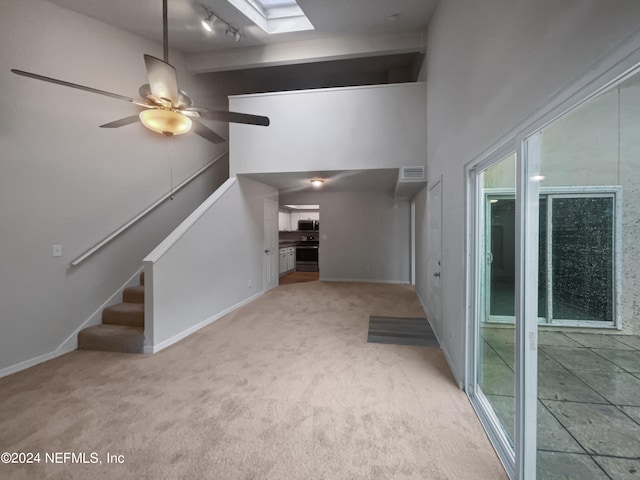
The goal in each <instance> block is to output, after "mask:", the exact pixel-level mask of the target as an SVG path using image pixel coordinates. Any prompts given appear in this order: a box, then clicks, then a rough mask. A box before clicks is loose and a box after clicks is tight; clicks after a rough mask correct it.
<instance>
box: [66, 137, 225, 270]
mask: <svg viewBox="0 0 640 480" xmlns="http://www.w3.org/2000/svg"><path fill="white" fill-rule="evenodd" d="M228 153H229V150H227V151H225V152H224V153H222V154H221V155H218V156H217V157H216V158H214V159H213V160H211V162H209V163H208V164H206V165H205V166H204V167H202V168H201V169H200V170H198V171H197V172H195V173H194V174H193V175H191V176H190V177H189V178H187V179H186V180H185V181H183V182H182V183H181V184H180V185H178V186H177V187H174V188H173V189H172V191H171V192H169V193H167V194H166V195H163V196H162V197H161V198H160V199H159V200H157V201H156V202H154V203H153V204H152V205H150V206H148V207H147V208H145V209H144V210H143V211H142V212H140V213H139V214H138V215H136V216H135V217H133V218H132V219H131V220H129V221H128V222H126V223H125V224H124V225H122V226H121V227H120V228H118V229H117V230H116V231H114V232H113V233H111V234H110V235H108V236H106V237H105V238H103V239H102V240H100V241H99V242H98V243H96V244H95V245H94V246H93V247H91V248H90V249H89V250H87V251H86V252H84V253H83V254H82V255H80V256H79V257H77V258H76V259H74V260H73V261H72V262H71V266H73V267H76V266H78V265H80V264H81V263H82V262H84V261H85V260H86V259H87V258H89V257H90V256H91V255H93V254H94V253H96V252H97V251H98V250H100V249H101V248H102V247H104V246H105V245H107V244H108V243H109V242H111V241H112V240H114V239H115V238H116V237H119V236H120V235H121V234H122V233H124V232H125V231H126V230H128V229H129V228H131V227H132V226H133V225H135V224H136V223H137V222H138V221H140V220H141V219H142V218H143V217H145V216H146V215H148V214H149V213H151V212H152V211H153V210H155V209H156V208H157V207H158V206H159V205H160V204H161V203H163V202H164V201H165V200H167V199H168V198H171V196H172V195H174V194H175V193H176V192H177V191H179V190H181V189H182V188H183V187H185V186H186V185H187V184H189V183H190V182H191V181H192V180H194V179H195V178H196V177H198V176H199V175H200V174H202V173H203V172H205V171H206V170H207V169H208V168H209V167H211V165H213V164H214V163H216V162H217V161H218V160H220V159H221V158H222V157H224V156H225V155H227V154H228Z"/></svg>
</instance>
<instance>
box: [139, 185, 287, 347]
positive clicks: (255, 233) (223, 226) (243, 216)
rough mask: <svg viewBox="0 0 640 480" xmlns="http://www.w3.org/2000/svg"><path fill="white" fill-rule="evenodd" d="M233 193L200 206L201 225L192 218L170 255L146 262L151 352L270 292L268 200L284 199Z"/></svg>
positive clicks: (259, 188) (244, 188) (247, 189)
mask: <svg viewBox="0 0 640 480" xmlns="http://www.w3.org/2000/svg"><path fill="white" fill-rule="evenodd" d="M227 185H230V187H229V189H228V190H227V191H225V192H224V193H223V194H222V195H221V196H219V192H216V193H214V194H213V195H212V196H211V198H210V199H208V200H207V201H205V202H204V203H203V204H202V206H201V207H200V208H199V209H198V210H200V209H202V212H200V211H196V212H193V214H192V215H193V217H194V218H197V220H195V223H193V224H192V219H191V218H187V219H186V220H185V222H184V224H185V225H190V226H189V227H188V228H187V229H186V230H185V228H186V227H185V225H181V226H179V227H178V228H177V229H176V232H175V233H172V234H171V236H173V235H174V234H175V235H178V232H181V233H180V234H179V235H180V236H179V237H178V238H177V241H176V242H175V243H172V244H171V245H170V246H169V247H168V250H166V251H165V245H159V246H158V249H157V251H154V252H151V254H150V255H149V257H148V258H146V259H145V283H146V282H147V279H148V280H149V282H148V286H147V287H146V289H145V290H146V292H145V293H147V294H150V295H151V297H150V298H151V305H150V306H151V311H150V310H148V309H146V310H145V312H147V313H150V312H152V315H150V316H149V318H147V319H146V322H147V325H146V327H147V328H145V336H146V341H145V351H149V352H153V351H158V350H159V349H162V348H165V347H166V346H168V345H171V344H173V343H175V342H176V341H178V340H180V339H181V338H183V337H184V336H186V335H187V334H189V333H192V332H194V331H195V330H197V329H199V328H201V327H203V326H205V325H206V324H208V323H211V322H212V321H214V320H216V319H218V318H219V317H220V316H222V315H223V314H224V313H227V312H228V311H230V310H232V309H233V308H235V307H236V306H239V305H241V304H243V303H245V302H247V301H249V300H250V299H252V298H254V297H255V296H257V295H259V294H261V293H262V292H263V290H264V288H265V286H264V282H263V276H262V273H263V257H264V254H263V249H264V247H263V245H264V200H265V199H270V200H273V201H276V202H277V201H278V191H277V190H276V189H275V188H273V187H269V186H267V185H264V184H262V183H259V182H256V181H254V180H251V179H248V178H239V179H237V181H236V180H235V179H229V180H228V181H227ZM227 185H225V186H224V187H223V188H226V187H227ZM169 239H170V237H168V238H167V241H168V240H169ZM151 317H152V318H153V321H152V323H150V318H151ZM149 327H151V328H149Z"/></svg>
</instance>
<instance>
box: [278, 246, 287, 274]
mask: <svg viewBox="0 0 640 480" xmlns="http://www.w3.org/2000/svg"><path fill="white" fill-rule="evenodd" d="M286 250H287V249H286V248H281V249H280V268H279V272H280V275H282V274H283V273H284V272H286V271H287V254H286Z"/></svg>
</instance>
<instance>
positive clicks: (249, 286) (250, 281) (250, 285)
mask: <svg viewBox="0 0 640 480" xmlns="http://www.w3.org/2000/svg"><path fill="white" fill-rule="evenodd" d="M247 287H248V288H251V287H253V280H249V281H248V282H247Z"/></svg>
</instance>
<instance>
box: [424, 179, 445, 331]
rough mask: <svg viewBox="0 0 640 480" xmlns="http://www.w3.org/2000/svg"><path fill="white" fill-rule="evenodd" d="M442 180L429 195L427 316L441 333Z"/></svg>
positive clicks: (430, 189) (432, 188) (433, 187)
mask: <svg viewBox="0 0 640 480" xmlns="http://www.w3.org/2000/svg"><path fill="white" fill-rule="evenodd" d="M441 260H442V182H441V181H438V183H436V184H435V185H433V186H432V187H431V188H429V192H428V195H427V317H428V318H429V321H430V322H431V325H432V326H433V328H434V329H436V333H437V334H438V335H439V334H440V317H441V315H442V285H441V277H440V263H441Z"/></svg>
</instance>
